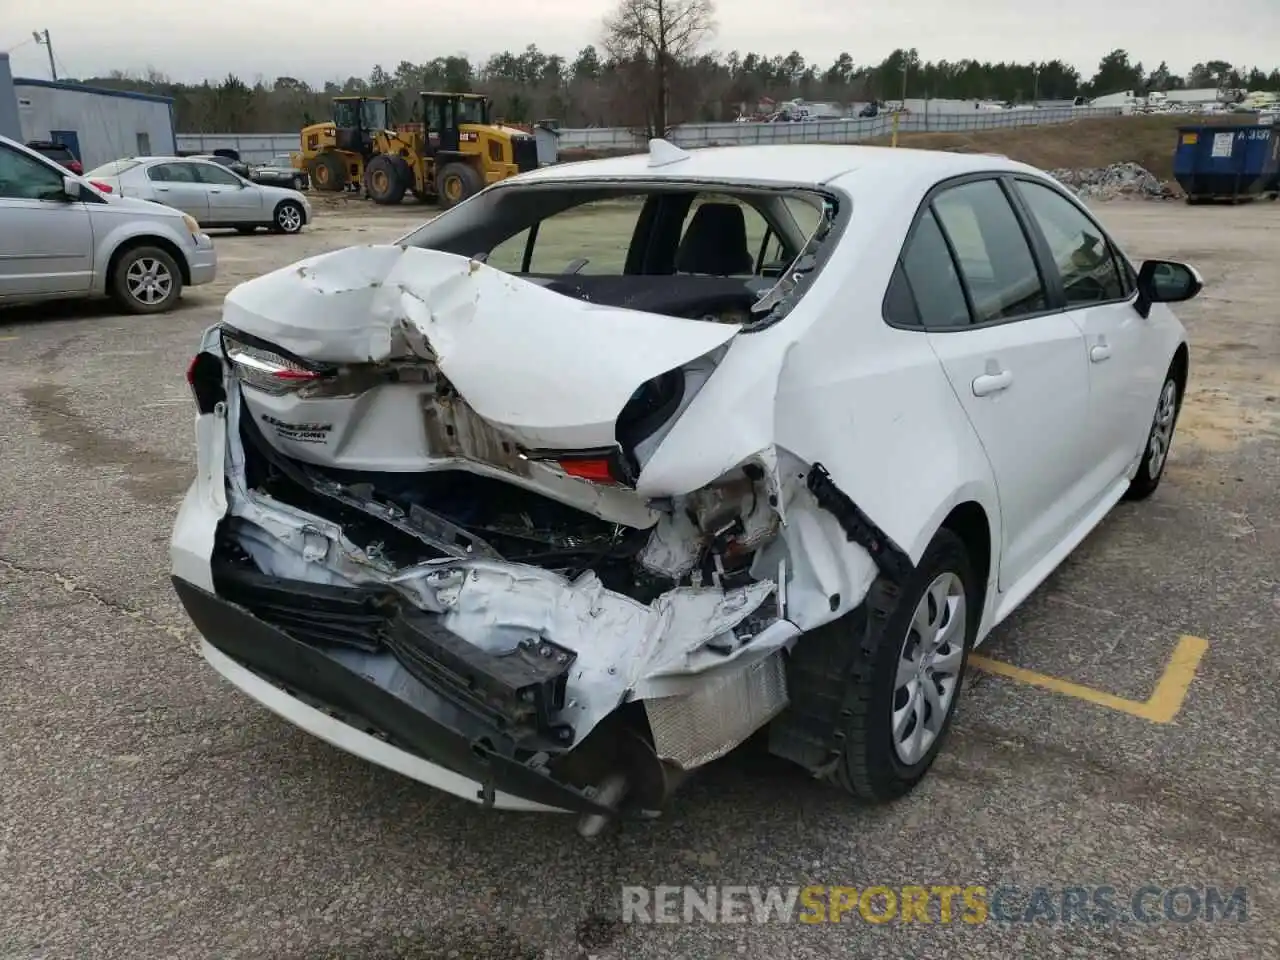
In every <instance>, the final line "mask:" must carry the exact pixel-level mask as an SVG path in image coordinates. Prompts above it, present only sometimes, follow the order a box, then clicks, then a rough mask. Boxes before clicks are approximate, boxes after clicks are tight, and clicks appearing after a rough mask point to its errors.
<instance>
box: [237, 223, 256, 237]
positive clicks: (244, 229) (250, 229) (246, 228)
mask: <svg viewBox="0 0 1280 960" xmlns="http://www.w3.org/2000/svg"><path fill="white" fill-rule="evenodd" d="M257 232H258V228H257V227H255V226H253V225H252V224H248V223H246V224H244V225H242V226H239V227H236V233H242V234H244V235H246V236H248V235H249V234H251V233H257Z"/></svg>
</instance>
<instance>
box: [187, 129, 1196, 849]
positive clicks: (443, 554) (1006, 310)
mask: <svg viewBox="0 0 1280 960" xmlns="http://www.w3.org/2000/svg"><path fill="white" fill-rule="evenodd" d="M1200 288H1201V281H1200V278H1199V276H1198V275H1197V273H1196V272H1195V270H1194V269H1193V268H1191V267H1189V266H1186V265H1184V264H1181V263H1177V262H1171V261H1162V260H1150V261H1147V262H1145V263H1142V264H1140V265H1136V266H1135V265H1134V264H1133V263H1132V262H1131V261H1130V260H1129V259H1128V258H1127V257H1126V256H1125V254H1124V252H1123V251H1122V250H1121V249H1120V247H1119V246H1118V245H1117V244H1116V243H1115V241H1114V240H1113V239H1112V238H1111V237H1110V236H1109V235H1108V233H1107V231H1106V230H1105V229H1104V228H1103V227H1102V225H1101V224H1100V223H1099V222H1098V220H1097V219H1096V218H1095V217H1094V216H1093V214H1092V213H1091V212H1090V211H1089V210H1088V209H1087V208H1086V207H1084V206H1083V205H1081V204H1080V203H1079V202H1078V201H1077V200H1076V199H1075V198H1074V197H1073V196H1071V195H1070V194H1069V193H1068V192H1066V191H1065V190H1064V189H1063V188H1062V186H1061V185H1060V184H1059V183H1058V182H1057V181H1055V180H1054V179H1052V178H1051V177H1049V176H1047V175H1045V174H1044V173H1042V172H1041V171H1039V170H1037V169H1035V168H1033V167H1029V166H1025V165H1023V164H1020V163H1015V162H1013V161H1010V160H1006V159H1003V158H1001V157H995V156H978V155H963V154H953V153H944V152H920V151H913V150H905V149H896V150H895V149H886V148H878V147H856V146H761V147H737V148H726V149H708V150H700V151H697V152H696V153H693V154H689V153H685V152H683V151H681V150H679V149H678V148H676V147H674V146H672V145H671V144H669V143H666V142H664V141H654V142H653V143H652V144H651V147H650V152H649V155H648V156H647V157H646V156H635V157H623V158H616V159H607V160H599V161H594V162H589V163H580V164H571V165H566V166H563V167H547V168H543V169H542V170H539V171H535V172H532V173H529V174H526V175H524V176H522V177H519V178H517V179H513V180H510V181H507V182H504V183H500V184H495V185H493V186H491V187H489V188H487V189H486V190H484V191H483V192H481V193H480V194H478V195H477V196H476V197H474V198H472V199H471V200H469V201H467V202H466V203H465V204H461V205H460V206H458V207H457V208H455V209H454V210H450V211H447V212H445V213H443V214H441V215H440V216H439V217H437V218H436V219H434V220H432V221H431V222H429V223H427V224H426V225H424V226H422V227H421V228H420V229H418V230H417V231H415V232H414V233H412V234H410V235H409V236H407V237H405V238H403V239H402V240H401V241H400V242H398V243H396V244H388V245H385V246H377V245H374V246H369V245H365V246H359V247H351V248H347V249H342V250H337V251H334V252H331V253H326V254H323V255H320V256H316V257H311V258H309V259H306V260H303V261H300V262H299V263H296V264H294V265H292V266H290V267H288V268H284V269H281V270H277V271H275V272H273V273H269V274H266V275H265V276H262V277H260V278H258V279H255V280H252V281H249V282H247V283H244V284H242V285H240V286H239V287H237V288H236V289H234V290H232V291H231V293H230V294H228V295H227V298H226V301H225V304H224V308H223V314H222V318H221V323H220V324H218V325H217V326H214V327H211V328H210V329H209V330H208V331H207V332H206V334H205V336H204V339H203V341H202V343H201V344H200V346H199V348H198V352H197V354H196V356H195V358H194V360H193V362H192V366H191V372H190V375H189V379H190V382H191V385H192V391H193V394H194V397H195V402H196V406H197V419H196V433H197V438H198V471H197V479H196V481H195V482H194V484H193V485H192V487H191V489H190V491H189V492H188V494H187V497H186V500H185V502H184V504H183V506H182V508H181V511H180V513H179V515H178V518H177V521H176V524H175V527H174V531H173V537H172V544H171V560H172V575H173V581H174V584H175V587H176V589H177V592H178V594H179V596H180V597H181V600H182V602H183V604H184V605H185V607H186V609H187V611H188V613H189V615H190V616H191V618H192V620H193V621H194V623H195V625H196V626H197V628H198V629H199V630H200V632H201V633H202V634H203V636H204V643H203V647H202V649H203V653H204V656H205V657H206V659H207V660H208V661H209V663H210V664H212V666H213V667H214V668H215V669H216V670H218V671H219V672H220V673H221V674H222V675H223V676H224V677H226V678H227V679H228V680H229V681H230V682H231V683H233V684H234V685H236V686H237V687H239V688H240V689H241V690H242V691H244V692H245V693H247V694H248V695H249V696H251V697H253V698H255V699H257V700H258V701H260V702H261V703H263V704H264V705H266V706H267V707H268V708H270V709H271V710H273V711H275V712H276V713H278V714H280V715H281V716H283V717H285V718H286V719H288V720H290V721H291V722H293V723H295V724H297V725H298V726H300V727H302V728H304V729H306V730H309V731H311V732H312V733H313V734H315V735H317V736H320V737H322V738H324V739H325V740H327V741H329V742H330V743H332V744H334V745H336V746H338V747H340V748H342V749H345V750H348V751H351V752H353V753H355V754H357V755H359V756H362V757H365V758H366V759H368V760H370V761H372V762H375V763H379V764H382V765H384V766H386V767H389V768H391V769H394V770H397V771H399V772H401V773H403V774H405V775H408V776H411V777H414V778H417V779H419V780H421V781H423V782H425V783H429V784H432V785H434V786H436V787H439V788H441V789H444V790H447V791H450V792H452V793H454V794H457V795H458V796H461V797H465V798H467V799H469V800H473V801H477V802H480V803H483V804H486V805H494V806H498V807H506V808H519V809H544V810H545V809H551V810H561V811H575V812H577V813H580V814H582V815H583V816H584V819H583V821H582V825H583V829H584V830H586V831H588V832H589V831H594V830H596V829H598V828H599V827H600V826H601V824H602V823H603V822H604V821H606V820H607V819H608V818H609V817H612V816H615V815H617V814H619V813H620V812H622V811H624V810H627V809H640V810H652V809H655V808H657V807H658V806H660V805H661V804H662V803H663V802H664V801H665V799H666V798H667V795H668V793H669V791H670V789H671V788H672V786H673V784H674V783H676V782H677V781H678V780H679V779H680V778H681V777H682V776H683V775H684V774H685V773H687V772H689V771H691V770H693V769H695V768H697V767H699V766H701V765H703V764H706V763H708V762H710V761H712V760H714V759H716V758H717V757H720V756H723V755H724V754H725V753H726V752H728V751H729V750H730V749H732V748H733V747H734V746H736V745H737V744H739V743H741V742H742V741H744V740H745V739H746V738H747V737H748V736H750V735H751V734H752V733H753V732H755V731H756V730H759V729H761V728H766V727H767V738H766V739H767V742H768V744H769V746H770V749H771V750H772V751H773V752H774V753H776V754H778V755H779V756H782V757H785V758H788V759H790V760H792V761H794V762H796V763H798V764H799V765H801V766H802V767H804V768H806V769H807V770H809V771H810V772H811V773H813V774H814V775H815V776H820V777H823V778H826V779H829V780H831V781H833V782H835V783H837V784H839V785H840V786H842V787H843V788H845V789H846V790H848V791H849V792H850V793H851V794H853V795H854V796H856V797H858V798H861V799H864V800H868V801H873V802H884V801H889V800H892V799H893V798H895V797H899V796H901V795H903V794H904V793H906V792H907V791H908V790H910V789H911V788H912V787H913V786H914V785H915V784H916V783H917V782H918V781H919V780H920V779H921V777H923V776H924V774H925V772H926V771H927V770H928V769H929V767H930V765H931V764H932V762H933V760H934V758H935V756H936V755H937V753H938V751H939V749H940V747H941V745H942V744H943V741H944V739H945V736H946V733H947V731H948V728H949V726H950V724H951V721H952V717H953V716H954V714H955V710H956V704H957V700H958V697H959V694H960V690H961V688H962V679H963V676H964V671H965V666H966V662H967V658H968V655H969V652H970V650H971V649H972V648H973V647H974V646H976V645H977V644H979V643H981V642H982V641H983V640H984V639H985V638H986V637H987V636H988V635H989V634H990V633H991V631H992V629H993V628H994V627H996V626H997V625H998V624H999V623H1000V622H1001V621H1003V620H1004V619H1005V618H1006V617H1008V616H1009V614H1010V613H1011V612H1012V611H1013V610H1014V609H1016V608H1017V607H1018V605H1019V604H1020V603H1021V602H1022V601H1023V600H1024V599H1025V598H1026V597H1027V595H1028V594H1029V593H1030V592H1031V591H1032V590H1034V589H1035V588H1036V586H1037V585H1038V584H1039V583H1040V582H1041V581H1043V580H1044V578H1045V577H1046V576H1048V574H1049V573H1050V572H1051V571H1052V570H1053V569H1054V568H1055V567H1057V566H1058V565H1059V564H1060V563H1061V562H1062V561H1063V559H1064V558H1065V557H1066V556H1067V555H1068V554H1069V553H1070V552H1071V551H1072V550H1073V549H1074V548H1075V547H1076V545H1077V544H1079V543H1080V541H1081V540H1083V539H1084V537H1085V536H1087V535H1088V533H1089V531H1090V530H1092V529H1093V528H1094V527H1095V526H1096V525H1097V524H1098V523H1099V522H1101V521H1102V519H1103V518H1104V517H1105V516H1106V515H1107V513H1108V512H1109V511H1110V510H1111V509H1112V508H1113V507H1114V506H1115V505H1116V504H1117V503H1118V502H1119V501H1120V500H1121V499H1124V498H1126V497H1127V498H1130V499H1134V500H1140V499H1143V498H1146V497H1149V496H1150V495H1151V494H1152V493H1153V492H1154V491H1155V490H1156V488H1157V485H1158V484H1159V483H1160V478H1161V475H1162V473H1163V471H1164V467H1165V463H1166V456H1167V453H1168V450H1169V445H1170V441H1171V439H1172V436H1173V431H1174V425H1175V422H1176V420H1177V417H1178V411H1179V409H1180V406H1181V403H1182V398H1183V396H1184V395H1185V393H1186V389H1187V376H1188V353H1187V344H1186V338H1185V332H1184V329H1183V326H1182V324H1181V323H1180V322H1179V321H1178V319H1177V318H1176V317H1175V316H1174V315H1173V313H1172V312H1171V311H1170V309H1169V307H1168V306H1167V304H1169V303H1173V302H1177V301H1184V300H1188V299H1190V298H1191V297H1194V296H1195V295H1196V294H1197V293H1198V292H1199V290H1200Z"/></svg>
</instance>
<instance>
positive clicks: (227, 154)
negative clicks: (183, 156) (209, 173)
mask: <svg viewBox="0 0 1280 960" xmlns="http://www.w3.org/2000/svg"><path fill="white" fill-rule="evenodd" d="M187 156H191V157H194V158H195V159H197V160H208V161H209V162H210V163H216V164H218V165H220V166H223V167H226V168H227V169H228V170H230V171H231V172H232V173H234V174H235V175H236V176H238V177H244V178H245V179H246V180H247V179H248V178H249V165H248V164H247V163H245V162H244V161H243V160H241V159H240V154H239V153H237V152H236V151H235V150H214V151H213V152H212V153H194V154H188V155H187Z"/></svg>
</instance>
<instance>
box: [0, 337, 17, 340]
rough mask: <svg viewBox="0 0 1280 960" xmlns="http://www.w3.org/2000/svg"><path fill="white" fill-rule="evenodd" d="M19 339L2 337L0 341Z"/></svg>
mask: <svg viewBox="0 0 1280 960" xmlns="http://www.w3.org/2000/svg"><path fill="white" fill-rule="evenodd" d="M17 339H19V338H18V337H0V340H17Z"/></svg>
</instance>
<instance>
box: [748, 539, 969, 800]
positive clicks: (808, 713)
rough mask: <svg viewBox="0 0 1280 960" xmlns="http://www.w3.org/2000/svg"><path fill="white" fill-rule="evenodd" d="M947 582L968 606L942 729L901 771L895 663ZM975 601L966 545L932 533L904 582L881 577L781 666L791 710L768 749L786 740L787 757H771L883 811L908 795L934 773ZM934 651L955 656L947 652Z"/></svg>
mask: <svg viewBox="0 0 1280 960" xmlns="http://www.w3.org/2000/svg"><path fill="white" fill-rule="evenodd" d="M948 573H949V574H953V575H954V576H955V577H956V578H958V580H959V587H960V592H961V594H962V595H963V597H964V599H965V615H964V617H963V622H962V623H961V629H962V630H963V634H962V635H961V636H962V638H963V639H962V645H963V648H962V649H961V650H960V651H958V652H959V666H958V668H957V672H956V674H955V679H954V681H953V682H954V687H953V692H952V695H951V698H950V701H949V702H948V703H947V705H946V711H947V712H946V716H945V717H944V718H943V720H942V723H941V726H940V729H939V730H938V731H937V733H936V735H935V736H934V739H933V741H932V743H931V744H930V745H929V747H928V748H927V749H926V750H924V752H923V753H922V755H921V756H920V757H919V758H918V759H917V760H916V761H915V762H912V763H906V762H904V761H903V759H902V758H901V757H900V756H899V755H898V752H897V750H896V749H895V746H894V740H893V711H894V706H895V703H896V701H895V696H896V689H897V676H898V666H899V661H900V659H901V657H902V654H903V652H904V644H905V643H906V641H907V638H908V635H909V633H910V631H911V630H912V618H913V616H914V614H915V611H916V607H917V605H918V604H919V603H920V602H921V600H922V599H923V598H924V597H925V595H926V593H927V591H928V588H929V586H930V585H931V584H932V583H934V581H935V580H936V579H937V578H939V577H941V576H943V575H944V574H948ZM982 595H983V591H982V587H981V585H980V584H979V583H977V576H976V574H975V573H974V571H973V566H972V564H971V563H970V560H969V555H968V552H967V551H966V550H965V546H964V543H963V542H962V541H961V540H960V538H959V537H957V536H956V535H955V534H954V533H952V532H951V531H950V530H947V529H943V530H940V531H938V534H937V536H935V537H934V539H933V542H932V543H930V544H929V547H928V549H927V550H925V553H924V556H923V557H921V559H920V563H919V564H918V565H917V567H916V569H915V570H914V571H913V572H912V574H911V576H910V577H908V578H907V579H906V581H905V582H903V583H901V584H897V585H895V584H893V583H891V582H889V581H888V580H886V579H884V578H883V577H881V578H878V579H877V580H876V582H875V583H874V584H872V587H871V590H870V591H869V592H868V594H867V596H866V598H865V599H864V600H863V602H862V604H861V605H860V606H859V607H858V608H857V609H855V610H853V611H852V612H850V613H849V614H847V615H845V616H844V617H841V618H840V619H839V620H836V621H834V622H832V623H829V624H826V625H825V626H822V627H820V628H818V629H817V630H814V631H811V632H809V633H808V634H806V635H805V636H803V637H801V638H800V639H799V641H798V642H797V643H796V645H795V647H794V648H793V649H792V651H791V654H790V656H789V658H788V661H787V686H788V691H789V697H790V701H791V705H790V706H789V707H788V709H787V711H786V712H784V713H783V715H782V716H781V717H779V720H778V721H775V723H779V721H780V727H781V730H780V731H774V730H771V731H770V737H771V744H772V743H774V742H782V741H786V742H787V744H788V747H789V748H788V749H786V750H783V751H777V750H775V752H781V753H782V754H783V755H784V756H788V757H790V758H791V759H799V757H800V755H801V754H804V753H806V752H807V753H808V755H809V757H810V758H811V759H812V760H813V764H812V767H815V768H816V770H815V772H817V773H819V775H820V776H822V778H823V779H825V780H827V781H828V782H831V783H833V784H835V785H837V786H839V787H841V788H842V789H844V790H845V791H847V792H848V793H849V794H851V795H852V796H853V797H854V798H855V799H857V800H859V801H862V802H864V803H872V804H881V803H889V802H891V801H893V800H896V799H898V798H899V797H902V796H904V795H905V794H907V793H908V792H909V791H911V790H912V789H913V788H914V787H915V786H916V784H918V783H919V782H920V781H921V779H923V778H924V775H925V774H926V773H927V772H928V770H929V768H930V767H931V766H932V765H933V761H934V758H935V757H936V756H937V755H938V752H939V751H940V750H941V748H942V745H943V743H944V742H945V741H946V737H947V734H948V732H949V731H950V729H951V721H952V718H953V717H954V716H955V712H956V707H957V705H958V704H959V701H960V696H961V692H962V690H963V687H964V677H965V668H966V667H967V666H968V661H969V649H970V648H971V647H972V645H973V638H974V633H975V632H976V630H977V627H978V623H979V621H980V619H981V610H980V605H981V598H982ZM940 616H941V615H940ZM944 625H945V624H944ZM940 649H945V650H947V652H948V653H950V652H952V648H951V647H950V646H944V647H943V648H940ZM920 682H930V681H928V680H925V681H917V683H920ZM921 689H923V688H921ZM935 689H937V687H935ZM920 709H921V710H924V709H926V708H925V707H924V706H923V705H922V706H921V708H920ZM916 716H917V717H923V714H916ZM916 722H922V720H917V721H916ZM833 733H834V736H833ZM779 737H780V739H779ZM815 747H816V748H817V749H816V752H815V751H814V748H815ZM806 765H807V766H809V765H810V764H806Z"/></svg>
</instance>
